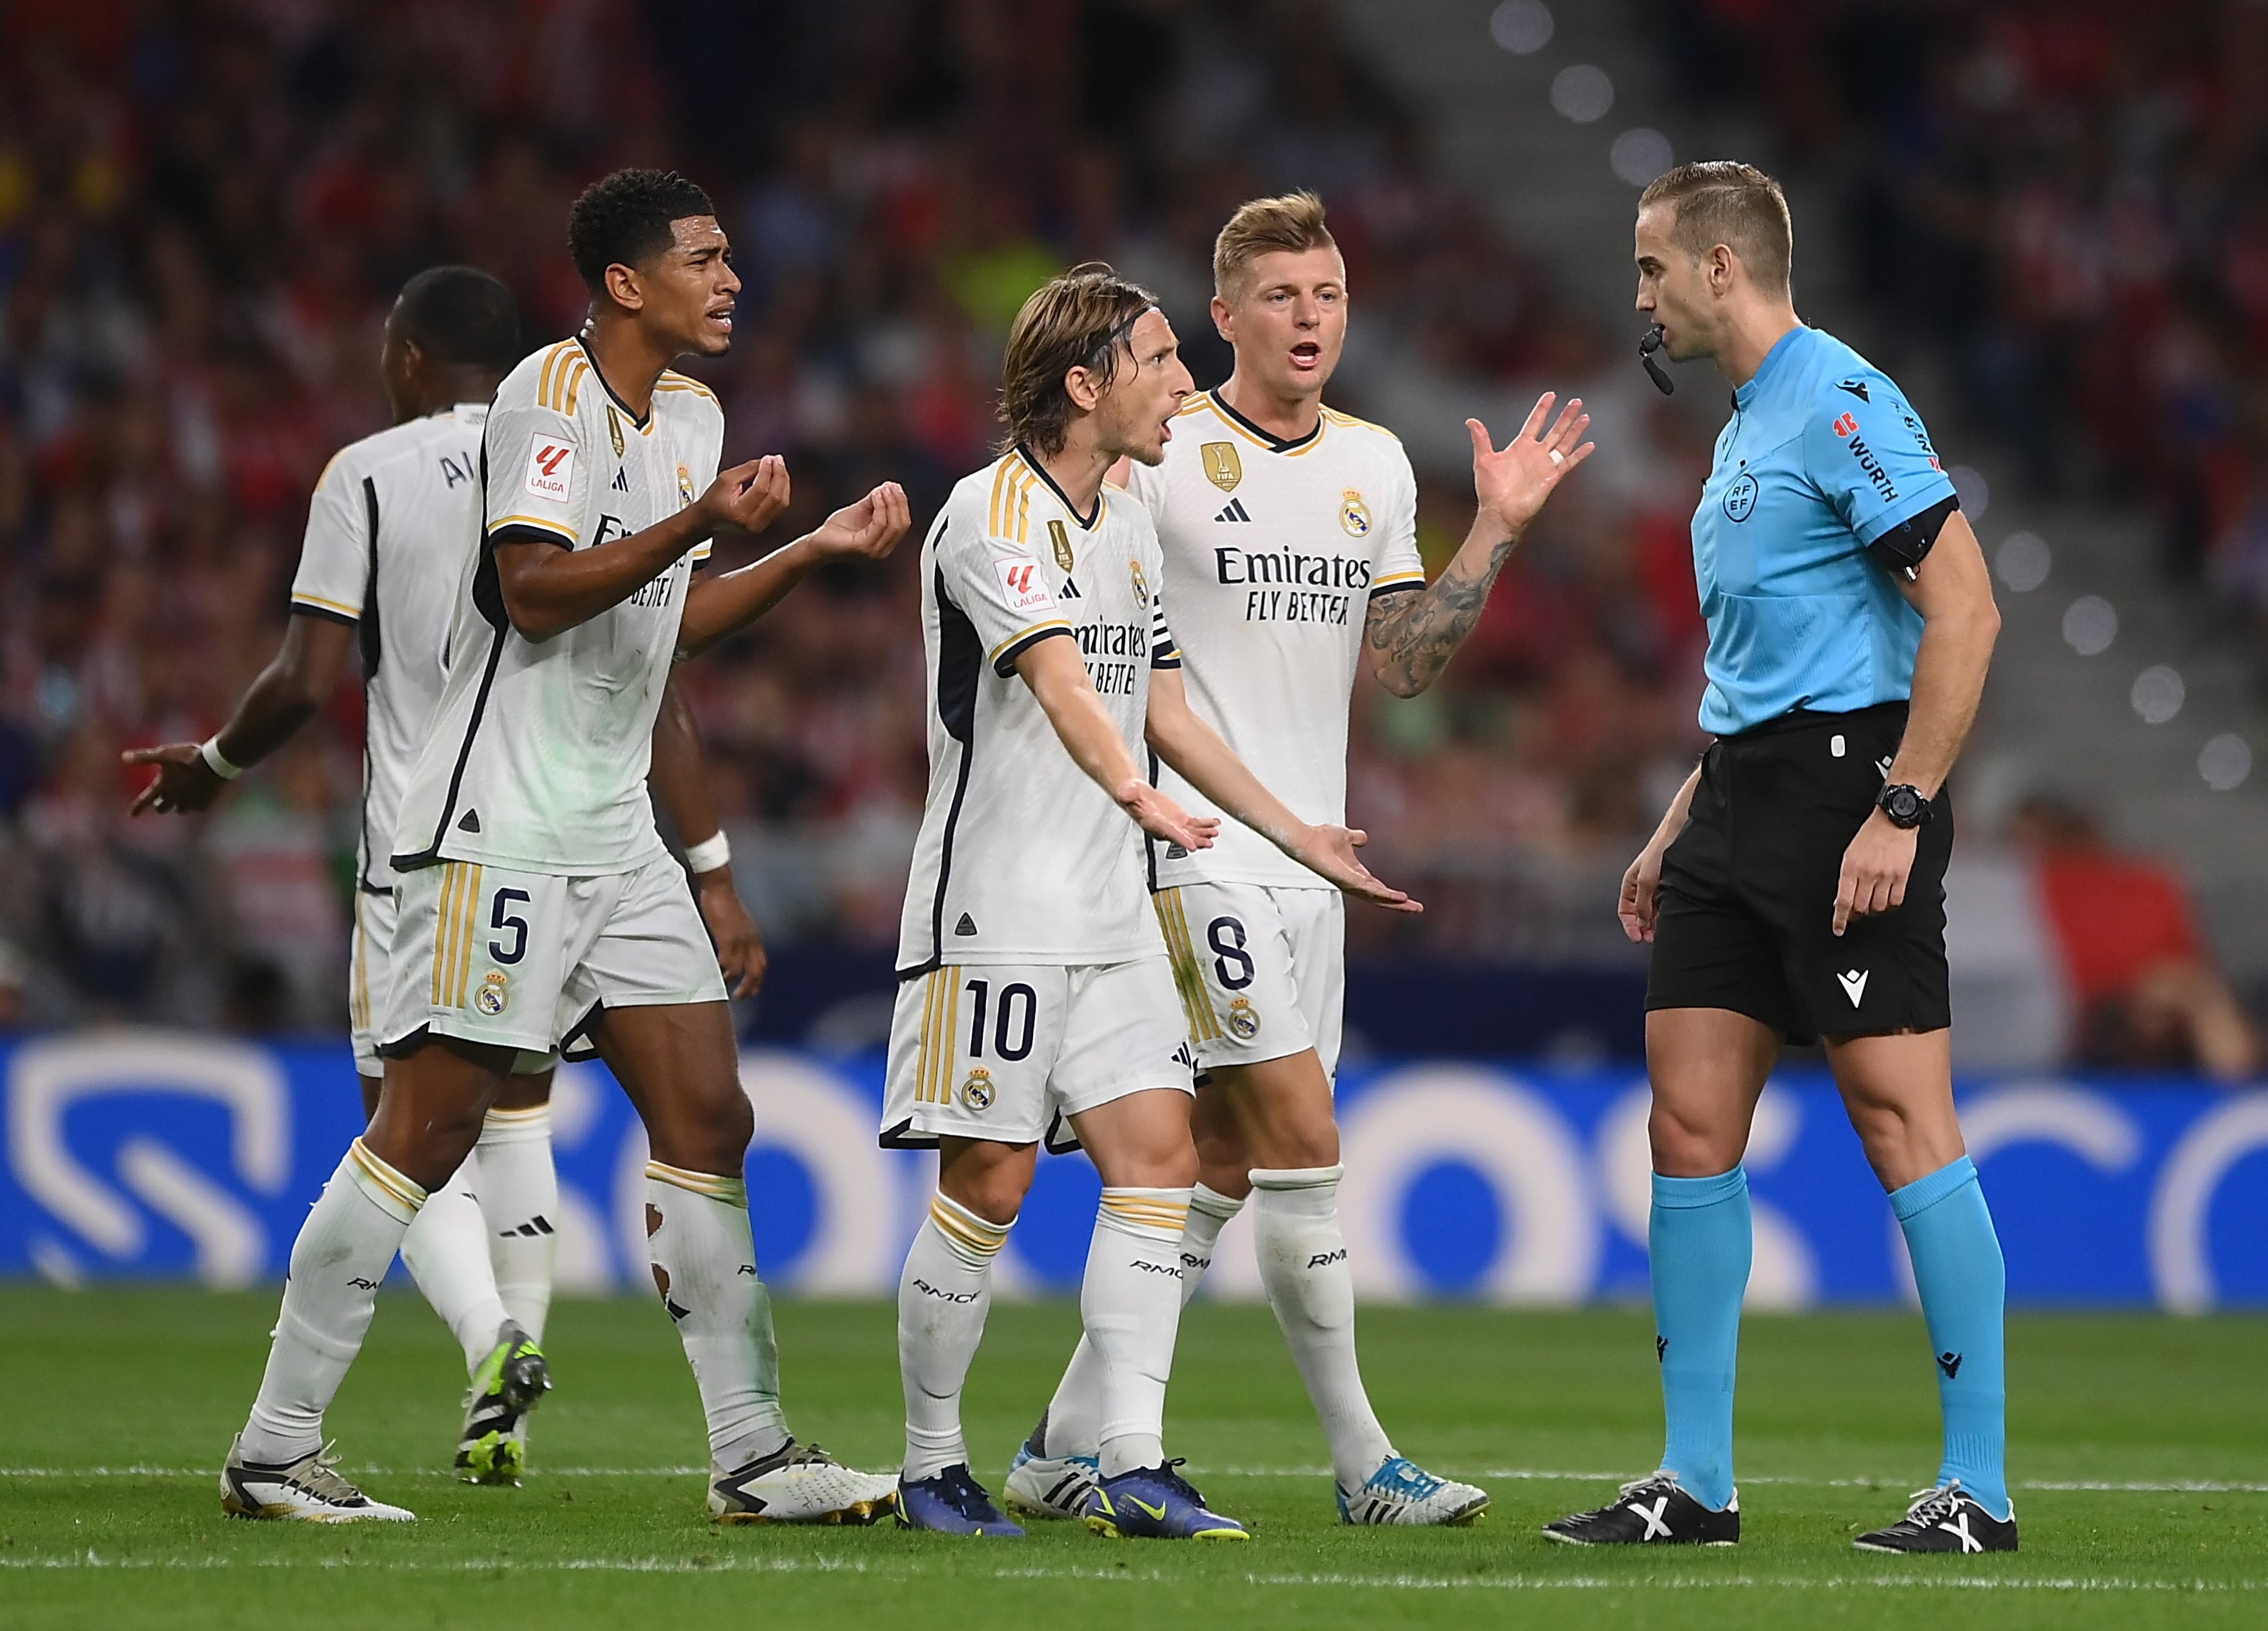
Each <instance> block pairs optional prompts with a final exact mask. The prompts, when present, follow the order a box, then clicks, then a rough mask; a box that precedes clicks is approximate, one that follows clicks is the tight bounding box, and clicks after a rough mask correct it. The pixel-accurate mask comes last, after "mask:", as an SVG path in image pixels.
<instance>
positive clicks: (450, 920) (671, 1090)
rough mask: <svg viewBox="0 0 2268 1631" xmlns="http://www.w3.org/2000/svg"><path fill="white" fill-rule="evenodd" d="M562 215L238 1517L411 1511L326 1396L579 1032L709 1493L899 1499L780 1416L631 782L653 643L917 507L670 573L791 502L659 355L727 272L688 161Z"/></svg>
mask: <svg viewBox="0 0 2268 1631" xmlns="http://www.w3.org/2000/svg"><path fill="white" fill-rule="evenodd" d="M567 236H568V247H569V248H570V250H571V253H572V255H573V256H574V260H575V264H576V269H577V270H578V272H579V273H580V274H581V275H582V277H583V280H584V283H585V285H586V286H587V287H588V288H589V290H590V291H591V315H590V318H589V320H588V321H587V322H586V323H585V327H584V328H583V330H582V332H581V333H580V334H579V335H578V336H576V337H575V338H573V339H571V340H566V341H562V342H561V343H558V344H556V345H551V346H547V347H545V348H544V349H543V350H541V351H538V352H536V353H535V354H534V356H531V357H529V358H526V359H525V360H523V361H522V362H521V363H520V364H519V365H518V366H517V367H516V368H514V369H513V370H512V373H509V374H508V375H506V376H505V378H504V381H503V383H502V384H501V385H499V386H498V387H497V394H496V399H495V401H494V402H493V403H492V405H491V406H490V410H489V417H488V422H487V424H486V425H485V427H484V429H483V432H482V446H481V474H482V491H483V492H484V494H485V498H484V509H483V514H482V535H481V537H480V539H479V541H478V542H477V544H476V546H475V547H474V548H473V549H471V550H468V558H467V562H466V566H465V571H464V575H463V578H462V579H461V585H462V587H461V588H460V593H459V596H458V600H457V602H456V621H455V626H454V629H453V632H452V634H451V637H450V643H451V661H450V667H449V674H448V678H447V681H446V684H445V686H444V689H443V691H442V695H441V699H440V702H439V705H438V710H437V712H436V714H435V717H434V721H433V726H432V728H431V732H430V734H428V735H427V738H426V741H425V745H424V749H423V752H422V753H421V754H420V756H419V757H418V760H417V764H416V768H415V769H414V770H413V771H411V773H410V776H409V783H408V785H407V786H406V787H405V788H404V790H403V793H402V800H401V810H400V812H399V814H398V816H397V817H396V821H395V826H394V833H393V841H392V854H391V860H392V862H393V865H394V867H395V869H396V870H397V871H398V872H399V873H400V874H401V886H400V889H401V917H400V922H399V924H398V926H397V927H396V929H395V932H394V948H393V956H392V968H391V970H390V971H389V978H388V982H387V983H388V989H387V993H385V995H384V996H383V998H382V999H381V998H379V997H377V996H376V995H375V994H373V1001H375V1002H379V1004H380V1006H379V1009H378V1012H379V1037H380V1039H381V1041H380V1048H379V1052H381V1054H383V1055H384V1056H385V1059H386V1074H385V1083H384V1086H383V1088H382V1089H381V1090H380V1093H379V1103H378V1111H377V1114H376V1115H375V1116H374V1117H373V1118H372V1121H371V1125H370V1131H369V1132H368V1133H366V1134H365V1136H364V1137H362V1138H359V1139H357V1140H355V1142H354V1143H353V1145H352V1146H351V1147H350V1148H349V1150H348V1152H347V1155H346V1158H345V1159H344V1160H343V1161H342V1162H340V1164H339V1169H338V1170H337V1172H336V1173H335V1174H334V1175H333V1177H332V1178H331V1181H330V1183H329V1184H328V1185H327V1186H326V1188H325V1189H324V1191H323V1193H322V1195H321V1197H320V1199H318V1200H317V1201H316V1202H315V1205H314V1207H313V1210H312V1211H311V1212H310V1213H309V1214H308V1218H307V1221H306V1224H305V1225H304V1226H303V1227H302V1228H301V1229H300V1232H299V1237H298V1241H297V1242H296V1243H295V1244H294V1245H293V1247H292V1255H291V1277H290V1279H289V1280H287V1282H286V1283H285V1286H284V1308H283V1312H282V1315H281V1317H280V1318H279V1319H278V1321H277V1324H276V1339H275V1345H274V1347H272V1348H271V1349H270V1351H269V1362H268V1369H267V1372H266V1375H265V1376H264V1377H263V1378H262V1380H261V1387H260V1392H259V1395H258V1398H257V1399H256V1400H255V1401H254V1406H253V1410H252V1415H251V1419H250V1421H248V1422H247V1425H246V1428H245V1430H244V1432H243V1433H242V1434H241V1435H239V1438H238V1440H237V1442H236V1443H235V1444H234V1445H233V1446H232V1448H231V1450H230V1452H229V1455H228V1458H227V1462H226V1464H225V1466H224V1468H223V1472H222V1480H221V1481H222V1491H223V1503H224V1505H225V1507H226V1508H227V1509H229V1510H230V1511H232V1512H236V1513H239V1514H241V1515H243V1516H247V1517H296V1518H306V1519H313V1520H317V1521H328V1522H337V1521H345V1520H353V1519H358V1518H387V1519H395V1520H400V1519H403V1518H407V1517H409V1516H410V1515H409V1513H407V1512H405V1511H403V1510H402V1509H401V1508H399V1507H393V1506H388V1505H386V1504H385V1503H383V1502H376V1501H373V1500H372V1499H371V1498H370V1497H368V1496H367V1495H365V1494H363V1493H362V1492H361V1491H360V1490H359V1489H357V1488H356V1487H354V1486H353V1485H352V1484H350V1483H349V1482H347V1481H346V1480H344V1479H343V1478H342V1477H341V1476H340V1474H339V1473H338V1472H337V1471H336V1470H335V1465H334V1463H333V1461H332V1458H328V1457H327V1456H325V1455H324V1454H323V1446H322V1414H323V1410H324V1408H325V1406H328V1403H329V1402H330V1400H331V1399H332V1397H333V1396H334V1395H335V1393H336V1391H337V1389H338V1385H339V1384H340V1382H341V1381H342V1379H343V1378H344V1376H345V1374H346V1371H347V1369H348V1367H349V1366H350V1364H351V1363H352V1362H353V1359H354V1355H355V1354H356V1351H357V1349H358V1348H359V1347H360V1346H361V1342H362V1339H363V1336H364V1333H365V1332H366V1331H367V1329H368V1327H369V1324H370V1317H371V1312H372V1301H373V1298H374V1296H375V1294H376V1291H377V1287H378V1282H379V1280H381V1279H382V1278H383V1277H384V1275H385V1273H386V1268H387V1264H388V1263H389V1262H390V1261H391V1260H392V1258H393V1256H394V1251H395V1250H396V1248H397V1247H398V1246H399V1245H400V1244H401V1238H402V1236H403V1235H404V1233H405V1232H406V1231H407V1229H408V1228H409V1224H410V1222H411V1221H412V1220H413V1219H414V1218H415V1217H416V1214H417V1212H418V1210H419V1208H420V1207H423V1205H424V1203H425V1200H426V1198H427V1196H428V1194H429V1193H430V1192H431V1191H432V1190H433V1189H434V1188H436V1187H438V1186H439V1185H441V1184H443V1183H445V1182H446V1180H447V1179H448V1178H449V1177H450V1176H451V1175H452V1174H453V1172H455V1170H457V1168H458V1166H459V1164H460V1162H462V1161H463V1160H464V1157H465V1155H466V1153H467V1152H468V1150H470V1149H471V1148H473V1145H474V1142H475V1138H476V1137H477V1135H478V1133H479V1131H480V1127H481V1124H482V1116H483V1114H484V1112H485V1111H487V1109H488V1107H489V1105H490V1103H492V1102H493V1101H494V1099H495V1097H496V1095H497V1092H498V1090H499V1089H501V1088H502V1087H503V1085H504V1081H505V1080H506V1078H507V1076H508V1075H509V1074H510V1072H511V1069H512V1063H513V1060H514V1059H515V1057H516V1056H517V1055H518V1054H519V1053H520V1052H548V1051H549V1050H550V1049H552V1048H554V1047H555V1046H556V1045H558V1044H559V1043H560V1042H561V1041H562V1039H563V1038H564V1037H569V1036H570V1035H578V1036H585V1037H589V1038H590V1039H591V1040H592V1041H593V1043H594V1044H596V1047H597V1050H598V1052H600V1055H601V1056H602V1057H603V1058H604V1059H606V1061H607V1063H608V1066H609V1067H610V1068H611V1069H612V1070H613V1073H614V1075H615V1080H616V1081H619V1082H620V1083H621V1084H622V1089H623V1090H624V1091H625V1092H626V1093H627V1094H628V1095H629V1096H630V1102H631V1103H633V1104H634V1105H635V1106H636V1107H637V1111H638V1114H639V1118H640V1119H641V1120H642V1121H644V1124H645V1130H646V1136H647V1140H648V1145H649V1148H650V1149H651V1152H652V1157H653V1159H652V1161H651V1162H649V1163H648V1165H647V1168H646V1180H647V1181H646V1225H647V1234H648V1250H649V1251H650V1253H651V1255H652V1267H653V1277H654V1283H655V1286H656V1288H657V1289H658V1290H659V1293H660V1295H661V1300H662V1303H663V1305H664V1307H665V1308H666V1310H667V1311H668V1313H669V1316H670V1317H671V1319H672V1320H674V1322H675V1323H676V1325H677V1329H678V1335H679V1338H680V1339H681V1341H682V1343H683V1344H684V1347H685V1351H686V1356H687V1358H688V1360H689V1362H690V1363H691V1365H692V1368H693V1372H694V1377H695V1380H696V1383H697V1384H698V1386H699V1391H700V1394H701V1400H702V1406H703V1412H704V1413H705V1415H706V1416H707V1418H708V1427H709V1444H710V1453H711V1462H712V1469H711V1478H710V1488H709V1509H710V1512H711V1516H712V1517H715V1518H716V1519H717V1520H718V1521H719V1522H721V1523H772V1522H806V1523H868V1522H872V1521H873V1519H874V1518H876V1517H880V1515H881V1514H882V1513H884V1512H886V1511H887V1510H888V1509H891V1508H892V1507H893V1506H894V1505H895V1494H896V1480H895V1478H894V1477H891V1476H889V1475H886V1474H885V1475H870V1474H865V1473H860V1472H852V1471H851V1469H849V1468H847V1467H844V1466H842V1465H840V1464H838V1463H836V1461H834V1460H833V1459H832V1458H829V1457H828V1456H827V1455H826V1454H825V1452H824V1451H822V1450H820V1449H819V1448H818V1447H817V1446H816V1445H814V1444H808V1443H799V1442H798V1441H797V1440H796V1439H795V1438H793V1437H792V1435H790V1433H789V1431H788V1428H787V1424H786V1420H785V1417H784V1414H783V1413H782V1411H781V1408H780V1402H779V1392H778V1376H777V1351H776V1348H775V1347H774V1343H773V1339H772V1330H771V1317H770V1302H769V1298H768V1296H767V1294H766V1293H765V1291H764V1288H763V1286H762V1281H761V1280H759V1279H758V1277H757V1274H756V1266H755V1251H754V1249H753V1244H752V1242H751V1239H750V1236H749V1232H748V1214H747V1185H746V1182H745V1179H744V1177H743V1166H744V1162H745V1160H746V1157H747V1147H748V1140H749V1138H750V1136H751V1135H752V1133H753V1118H752V1117H751V1114H750V1110H749V1105H748V1101H747V1097H746V1096H745V1095H744V1094H743V1093H742V1091H741V1089H740V1076H739V1060H738V1057H737V1052H736V1050H735V1047H734V1044H733V1031H732V1025H731V1022H730V1020H729V1018H728V1017H727V1015H726V1010H725V985H724V982H723V979H722V978H721V977H720V974H719V970H718V962H717V957H716V955H715V953H714V952H713V951H712V950H711V947H710V945H709V940H708V935H707V934H706V933H705V932H704V931H703V926H702V922H701V918H700V914H699V912H698V911H696V908H695V905H694V903H693V898H692V896H691V894H690V892H689V890H688V889H687V887H686V883H685V874H684V872H683V870H682V869H681V868H680V867H679V866H678V865H677V863H676V862H675V861H674V860H673V859H672V858H671V857H670V855H669V852H668V851H667V850H666V848H665V847H664V846H663V845H662V842H661V838H660V835H659V832H658V831H657V830H656V829H655V826H654V822H653V814H652V806H651V803H650V801H649V800H648V797H647V793H646V786H645V782H646V775H647V770H648V765H649V763H650V751H649V749H650V744H651V742H652V735H653V729H654V724H655V720H656V719H657V716H658V715H659V712H660V709H661V705H662V699H663V694H664V687H665V683H666V678H667V675H668V673H669V668H670V665H671V663H672V662H673V661H676V660H678V659H680V658H684V657H689V656H692V655H694V654H696V653H699V652H701V651H703V650H705V649H706V648H707V647H709V646H711V645H713V644H714V643H715V642H716V641H717V640H718V639H720V638H723V637H725V635H727V634H729V633H731V632H732V631H733V630H734V629H736V628H739V627H740V626H741V625H743V624H746V623H747V622H749V621H750V620H752V619H754V618H755V617H756V616H761V615H762V613H763V612H764V611H765V610H767V609H769V608H770V607H771V606H772V605H773V604H775V603H776V602H777V601H778V600H779V599H780V598H781V596H783V595H784V594H787V593H788V592H789V590H791V589H792V587H794V585H795V584H796V583H797V582H799V581H800V579H802V578H803V577H804V576H805V574H806V573H807V572H810V571H811V570H812V569H813V568H814V567H815V566H817V565H821V563H823V562H825V561H827V560H830V559H851V558H870V559H871V558H874V557H880V556H883V555H887V553H888V552H889V550H891V549H892V548H894V547H895V544H896V543H897V542H898V540H899V539H900V538H901V537H902V536H903V535H904V533H905V531H906V528H908V526H909V524H910V517H909V515H908V513H907V510H906V501H905V495H904V494H903V492H902V491H900V490H899V489H898V488H897V487H896V486H895V484H894V483H884V484H883V485H882V486H880V487H878V488H877V489H875V490H874V491H873V492H871V493H869V494H868V495H866V497H865V498H863V499H861V500H860V501H859V502H858V503H857V504H855V505H852V506H849V507H847V508H845V509H843V510H839V511H837V512H836V513H835V514H833V515H832V516H830V517H828V519H827V520H826V521H825V522H824V523H822V524H821V526H820V527H819V528H817V529H815V530H814V531H813V532H812V533H810V534H807V535H805V536H804V537H802V538H799V539H798V540H797V541H796V542H793V543H791V544H789V545H787V546H786V547H785V548H784V549H781V550H776V551H774V552H773V553H772V554H770V555H769V556H767V557H764V558H763V559H762V560H761V561H759V562H757V563H756V564H755V565H751V566H747V567H744V568H742V569H740V571H738V572H729V573H725V574H724V575H722V576H721V577H708V578H703V579H699V580H698V581H696V580H695V579H693V577H692V567H691V561H690V558H689V557H691V555H692V554H693V552H694V551H695V550H696V549H697V548H698V547H699V546H700V545H701V544H702V543H703V542H705V541H707V540H708V539H709V538H711V536H712V535H714V534H715V533H717V532H718V531H719V530H721V529H726V528H732V529H737V530H740V531H743V532H750V533H754V532H758V531H761V530H762V528H764V527H765V526H767V525H769V524H770V521H771V520H772V519H773V518H774V517H775V516H777V514H778V513H779V512H780V511H781V510H782V509H783V508H784V507H785V505H786V502H787V498H788V482H787V472H786V470H785V469H784V467H783V466H782V464H781V463H780V461H778V460H777V458H765V459H762V460H760V461H750V462H749V463H747V464H744V465H740V466H737V467H735V468H734V469H730V470H727V471H725V472H724V473H723V474H722V475H721V476H720V475H718V471H717V464H718V450H719V448H720V446H721V445H722V442H723V439H724V417H723V413H722V411H721V410H720V409H719V408H718V404H717V400H716V398H715V396H714V395H711V393H710V391H709V390H708V388H707V387H704V386H702V385H700V384H698V383H697V382H696V381H694V380H690V379H688V378H686V377H685V376H684V375H681V374H675V373H670V372H669V367H668V365H669V364H670V362H671V361H672V360H673V359H674V358H676V357H678V356H681V355H683V354H685V353H687V352H695V353H698V354H700V355H703V356H717V355H719V354H721V353H722V352H724V351H725V350H726V349H727V348H728V347H729V346H730V344H731V343H732V330H733V295H734V293H735V292H737V291H738V289H739V288H740V279H739V278H737V277H734V276H733V271H732V269H731V266H730V264H729V257H728V253H727V251H728V246H727V244H726V242H725V234H724V232H722V231H721V230H720V229H719V228H718V225H717V220H716V213H715V210H714V209H713V208H712V207H711V203H710V202H709V199H708V196H707V195H706V194H704V193H703V192H702V191H701V189H700V188H697V187H696V186H695V185H694V184H693V183H691V182H690V181H686V180H685V179H684V178H683V177H681V176H679V175H676V174H674V173H663V172H659V171H652V170H626V171H618V172H616V173H614V174H612V175H610V176H608V177H607V178H605V179H604V180H602V181H599V182H597V183H595V184H594V185H593V186H592V187H591V188H589V189H588V190H586V191H585V193H584V194H583V196H581V197H580V198H578V200H577V201H576V203H575V207H574V210H573V211H572V212H571V216H570V218H569V221H568V232H567Z"/></svg>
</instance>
